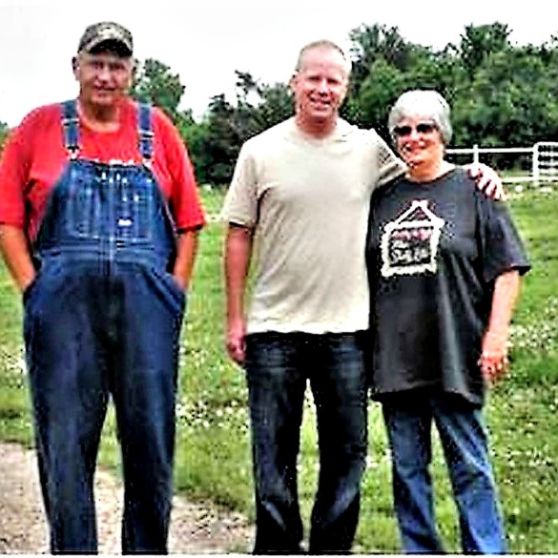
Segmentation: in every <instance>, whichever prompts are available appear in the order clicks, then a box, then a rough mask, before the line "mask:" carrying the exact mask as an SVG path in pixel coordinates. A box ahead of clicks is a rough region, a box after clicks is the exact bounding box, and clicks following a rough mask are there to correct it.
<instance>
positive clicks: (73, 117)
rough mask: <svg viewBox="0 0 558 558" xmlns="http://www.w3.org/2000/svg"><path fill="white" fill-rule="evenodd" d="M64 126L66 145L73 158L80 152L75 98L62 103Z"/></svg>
mask: <svg viewBox="0 0 558 558" xmlns="http://www.w3.org/2000/svg"><path fill="white" fill-rule="evenodd" d="M62 127H63V129H64V147H65V148H66V150H67V151H68V154H69V155H70V158H71V159H76V158H77V156H78V153H79V118H78V114H77V104H76V100H75V99H71V100H69V101H64V102H63V103H62Z"/></svg>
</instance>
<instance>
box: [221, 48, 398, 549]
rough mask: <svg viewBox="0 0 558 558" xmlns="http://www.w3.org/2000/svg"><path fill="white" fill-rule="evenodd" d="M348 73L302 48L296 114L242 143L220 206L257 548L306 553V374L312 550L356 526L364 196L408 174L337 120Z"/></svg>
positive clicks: (335, 61) (362, 411) (340, 62)
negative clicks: (312, 445) (313, 429)
mask: <svg viewBox="0 0 558 558" xmlns="http://www.w3.org/2000/svg"><path fill="white" fill-rule="evenodd" d="M349 72H350V62H349V61H348V60H347V58H346V57H345V55H344V53H343V51H342V50H341V49H340V48H339V47H338V46H337V45H335V44H334V43H331V42H329V41H319V42H316V43H311V44H309V45H307V46H306V47H304V48H303V49H302V50H301V52H300V55H299V59H298V64H297V67H296V70H295V73H294V76H293V78H292V80H291V88H292V91H293V93H294V101H295V116H294V118H291V119H289V120H286V121H284V122H282V123H280V124H278V125H277V126H274V127H273V128H270V129H269V130H267V131H265V132H263V133H262V134H260V135H258V136H256V137H253V138H251V139H250V140H248V141H247V142H246V143H245V144H244V145H243V147H242V150H241V152H240V155H239V158H238V162H237V165H236V169H235V173H234V177H233V180H232V183H231V186H230V188H229V191H228V194H227V197H226V200H225V205H224V208H223V217H224V219H225V220H226V221H227V222H228V223H229V229H228V235H227V240H226V256H225V260H226V261H225V272H226V286H227V349H228V352H229V354H230V356H231V358H233V359H234V360H235V361H236V362H237V363H239V364H241V365H243V366H244V367H245V369H246V374H247V381H248V389H249V404H250V414H251V422H252V441H253V458H254V477H255V478H254V482H255V489H256V541H255V548H254V552H255V553H256V554H268V553H291V554H295V553H298V552H300V550H301V547H300V545H301V540H302V534H303V530H302V522H301V518H300V513H299V505H298V494H297V469H296V464H297V455H298V449H299V436H300V425H301V419H302V408H303V400H304V392H305V388H306V383H307V380H309V381H310V386H311V389H312V393H313V397H314V402H315V405H316V412H317V422H318V434H319V449H320V475H319V484H318V491H317V495H316V500H315V504H314V508H313V511H312V519H311V530H310V542H309V551H310V553H314V554H322V553H340V554H341V553H346V552H348V551H349V550H350V548H351V545H352V542H353V538H354V534H355V530H356V526H357V521H358V512H359V491H360V481H361V477H362V473H363V471H364V468H365V458H366V446H367V436H366V434H367V421H366V414H367V401H366V380H365V373H364V366H365V349H366V344H367V343H366V338H365V332H366V330H367V329H368V317H369V295H368V284H367V276H366V266H365V259H364V253H365V250H364V248H365V239H366V230H367V222H368V212H369V203H370V195H371V193H372V191H373V190H374V188H376V187H377V186H378V185H381V184H383V183H385V182H387V181H389V180H391V179H392V178H395V177H396V176H398V175H400V174H401V173H402V172H404V170H405V166H404V164H403V163H402V162H401V161H400V160H399V159H398V158H397V157H396V156H395V155H394V154H393V153H392V151H391V150H390V149H389V148H388V147H387V145H386V144H385V142H384V141H383V140H382V139H381V138H380V137H379V136H378V135H377V134H376V132H374V131H373V130H361V129H359V128H357V127H355V126H351V125H350V124H348V123H347V122H345V121H344V120H342V119H340V118H339V116H338V110H339V107H340V105H341V103H342V102H343V100H344V98H345V95H346V93H347V86H348V80H349ZM253 251H254V252H255V254H254V256H255V261H256V270H255V277H254V285H253V291H252V294H251V304H250V309H249V311H248V317H247V318H246V314H245V310H244V297H245V293H246V290H247V280H246V279H247V275H248V269H249V265H250V260H251V256H252V252H253Z"/></svg>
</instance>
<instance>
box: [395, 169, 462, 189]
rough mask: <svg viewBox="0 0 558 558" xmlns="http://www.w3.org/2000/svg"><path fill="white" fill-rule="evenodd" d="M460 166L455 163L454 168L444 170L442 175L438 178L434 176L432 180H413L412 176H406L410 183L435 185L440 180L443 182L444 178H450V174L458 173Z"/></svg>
mask: <svg viewBox="0 0 558 558" xmlns="http://www.w3.org/2000/svg"><path fill="white" fill-rule="evenodd" d="M459 168H460V167H459V166H458V165H454V166H453V167H452V168H450V169H448V170H447V171H446V172H444V173H443V174H441V175H440V176H437V177H436V178H433V179H432V180H423V181H418V180H413V179H412V178H410V177H408V176H405V180H406V181H407V182H408V183H409V184H416V185H417V186H432V185H435V184H436V183H438V182H443V181H444V180H446V179H448V178H450V176H451V175H452V174H454V173H456V172H457V171H458V170H459Z"/></svg>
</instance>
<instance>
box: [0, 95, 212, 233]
mask: <svg viewBox="0 0 558 558" xmlns="http://www.w3.org/2000/svg"><path fill="white" fill-rule="evenodd" d="M152 127H153V133H154V140H153V160H152V170H153V173H154V174H155V177H156V179H157V182H158V184H159V186H160V188H161V190H162V192H163V195H164V196H165V198H166V199H167V201H168V203H169V207H170V211H171V213H172V215H173V218H174V221H175V224H176V228H177V229H178V230H179V231H183V230H187V229H195V228H199V227H201V226H203V225H204V223H205V218H204V214H203V210H202V208H201V205H200V200H199V197H198V191H197V187H196V181H195V178H194V172H193V169H192V164H191V163H190V160H189V158H188V153H187V151H186V148H185V147H184V144H183V142H182V139H181V138H180V136H179V134H178V132H177V130H176V128H175V127H174V126H173V125H172V124H171V122H170V120H169V119H168V118H167V117H166V116H165V115H164V114H163V113H162V111H160V110H158V109H154V110H153V117H152ZM79 145H80V152H79V157H80V158H84V159H91V160H96V161H99V162H102V163H108V162H109V161H111V160H119V161H124V162H130V161H134V162H136V163H138V164H141V155H140V153H139V149H138V125H137V105H136V104H135V103H133V102H132V101H131V100H126V101H125V102H124V103H123V105H122V108H121V111H120V126H119V129H118V130H117V131H115V132H96V131H94V130H92V129H91V128H89V127H88V126H87V125H86V124H84V123H83V122H81V121H80V124H79ZM67 162H68V153H67V151H66V148H65V147H64V134H63V129H62V119H61V106H60V105H59V104H56V105H48V106H45V107H41V108H38V109H36V110H34V111H33V112H31V113H30V114H28V115H27V116H26V117H25V118H24V119H23V122H22V123H21V124H20V125H19V127H18V128H16V129H15V130H14V131H13V132H12V134H11V135H10V138H9V139H8V141H7V144H6V146H5V148H4V152H3V154H2V160H1V162H0V223H2V224H7V225H14V226H17V227H20V228H22V229H25V230H26V233H27V235H28V237H29V238H30V239H31V240H33V239H34V238H35V237H36V235H37V232H38V229H39V225H40V222H41V219H42V217H43V215H44V212H45V208H46V203H47V201H48V198H49V195H50V192H51V190H52V188H53V186H54V185H56V183H57V181H58V179H59V177H60V176H61V174H62V172H63V170H64V167H65V166H66V164H67Z"/></svg>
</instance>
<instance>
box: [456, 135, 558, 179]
mask: <svg viewBox="0 0 558 558" xmlns="http://www.w3.org/2000/svg"><path fill="white" fill-rule="evenodd" d="M447 154H448V155H450V159H451V158H452V157H451V155H458V156H459V155H472V159H473V162H479V161H480V160H481V155H483V154H484V155H497V154H512V155H529V157H530V159H531V161H530V171H531V174H525V172H526V171H519V172H520V173H521V172H523V174H507V173H506V174H505V175H504V177H503V180H504V182H533V183H534V184H535V185H539V184H540V183H541V182H558V142H552V141H540V142H538V143H535V145H533V146H532V147H479V146H478V145H474V146H473V147H472V148H452V149H448V150H447Z"/></svg>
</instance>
